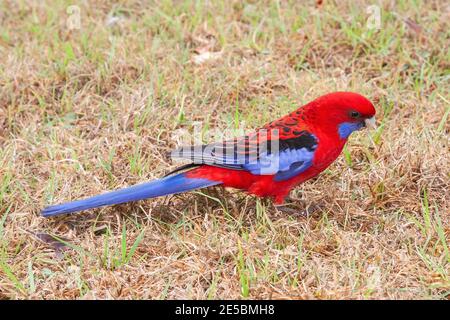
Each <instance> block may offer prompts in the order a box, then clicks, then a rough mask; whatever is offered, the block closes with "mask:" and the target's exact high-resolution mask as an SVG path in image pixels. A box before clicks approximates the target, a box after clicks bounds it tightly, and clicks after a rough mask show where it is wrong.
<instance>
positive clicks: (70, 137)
mask: <svg viewBox="0 0 450 320" xmlns="http://www.w3.org/2000/svg"><path fill="white" fill-rule="evenodd" d="M324 2H325V3H324V4H323V5H321V6H319V7H317V6H316V5H315V2H313V1H310V2H307V3H304V4H300V3H299V4H292V3H288V2H284V1H281V2H279V5H277V2H265V3H257V2H254V3H253V2H252V3H250V4H242V3H240V2H237V1H226V2H224V3H219V2H217V3H214V4H211V3H209V4H207V5H201V6H199V5H197V6H196V5H195V4H193V3H190V2H189V1H186V2H184V1H177V2H176V3H175V4H174V5H171V4H170V3H168V2H167V3H166V2H158V3H151V4H147V3H146V2H144V1H130V2H127V4H123V5H121V6H119V5H114V4H113V3H112V2H110V3H109V2H104V1H98V2H95V1H94V2H89V5H88V4H86V3H85V2H83V3H80V4H79V6H80V8H81V12H82V15H81V22H82V25H81V29H80V30H73V31H70V30H68V29H67V27H66V19H67V13H66V8H67V6H68V5H70V4H72V3H68V2H67V3H65V2H64V1H58V2H51V3H44V4H36V3H35V2H33V1H29V2H27V1H25V2H24V3H23V4H20V3H18V2H15V1H6V2H5V3H3V4H1V5H0V25H1V26H2V27H1V29H0V30H1V32H0V54H1V56H2V58H1V59H0V148H1V151H0V236H1V239H0V297H1V298H5V299H16V298H19V299H25V298H28V299H42V298H46V299H74V298H83V299H107V298H114V299H116V298H118V299H130V298H140V299H146V298H152V299H155V298H162V299H167V298H168V299H178V298H188V299H191V298H193V299H201V298H221V299H224V298H231V299H236V298H241V297H249V298H252V299H259V298H288V299H291V298H294V299H314V298H318V299H410V298H412V299H416V298H433V299H438V298H441V299H442V298H448V295H449V290H450V282H449V259H450V256H449V253H448V242H449V234H450V218H449V212H450V205H449V203H450V201H449V200H450V199H449V194H450V192H449V187H450V183H449V181H450V180H449V178H450V166H449V163H450V161H449V160H450V159H449V145H448V137H449V129H450V128H449V125H448V119H447V116H448V112H449V103H448V101H449V100H450V97H449V92H448V88H449V81H448V80H449V79H448V76H449V51H448V48H449V34H448V30H449V24H448V20H449V19H448V14H449V7H448V5H446V3H445V1H427V2H426V3H423V4H419V5H415V4H414V3H413V2H409V1H398V2H396V4H395V5H393V4H392V3H391V2H389V1H386V2H385V3H383V5H382V7H381V8H382V15H383V16H382V17H383V20H382V26H381V29H380V30H379V31H376V32H369V33H367V32H368V31H367V28H366V27H365V21H366V19H367V14H366V12H365V8H366V7H367V6H368V5H370V4H371V3H368V2H362V1H361V2H359V3H355V2H353V1H352V2H346V3H342V2H341V1H339V2H338V3H334V2H330V1H324ZM108 14H113V15H115V16H120V17H121V20H120V21H119V23H117V24H115V25H114V26H107V25H106V23H105V21H106V20H107V17H108ZM366 33H367V34H366ZM204 52H215V53H218V54H217V55H214V56H213V58H211V59H210V60H208V61H206V62H203V63H199V64H196V63H194V60H193V58H194V57H195V55H198V54H201V53H204ZM335 90H352V91H356V92H361V93H362V94H365V95H367V96H368V97H370V98H371V99H372V100H373V101H374V102H375V103H376V106H377V110H378V122H379V125H381V129H379V131H377V132H372V133H371V134H370V136H369V135H367V133H358V134H356V135H355V136H353V137H352V138H351V139H350V143H349V145H348V148H347V150H348V155H347V160H346V158H345V157H344V156H342V157H341V158H340V159H339V160H338V161H336V163H335V164H333V166H332V167H331V168H330V169H329V170H327V171H326V172H325V173H324V174H322V175H321V176H320V177H319V178H318V179H316V180H314V181H311V182H308V183H306V184H304V185H302V186H301V187H299V188H298V189H297V190H296V191H295V192H294V193H295V194H294V195H295V196H296V197H297V198H301V201H299V203H300V204H299V206H300V207H301V208H304V207H313V206H314V207H318V208H320V210H316V211H314V213H312V214H311V215H310V216H308V217H306V218H305V217H302V216H300V215H299V216H288V215H282V214H279V213H277V212H276V211H275V210H274V209H273V208H272V206H271V205H270V203H268V202H266V201H259V200H256V199H254V198H252V197H249V196H245V195H244V194H242V193H240V192H235V191H230V190H227V191H223V190H222V189H220V188H212V189H211V190H207V191H204V192H201V193H190V194H183V195H178V196H172V197H168V198H159V199H153V200H148V201H141V202H138V203H133V204H126V205H120V206H115V207H111V208H103V209H99V210H91V211H88V212H84V213H81V214H78V215H73V216H68V217H61V218H54V219H45V218H42V217H41V216H40V213H39V212H40V209H41V208H42V207H44V206H45V205H47V204H49V203H57V202H62V201H68V200H73V199H77V198H81V197H85V196H89V195H94V194H96V193H100V192H103V191H105V190H109V189H115V188H119V187H122V186H126V185H131V184H134V183H137V182H141V181H146V180H149V179H153V178H156V177H159V176H161V175H163V174H164V173H166V172H167V171H169V170H170V169H171V168H173V167H174V166H175V165H177V164H172V163H171V162H170V161H169V160H168V159H167V158H166V157H165V154H166V152H167V151H169V150H171V149H172V148H173V147H175V145H176V143H175V141H174V140H173V139H172V135H171V133H172V132H173V131H174V130H177V129H179V128H183V127H184V128H185V127H187V128H189V124H190V123H192V122H193V121H202V122H203V123H204V124H208V125H209V129H210V130H212V129H215V128H219V129H220V130H224V129H225V128H229V127H233V126H234V125H235V119H236V109H238V111H239V112H238V120H239V122H240V123H241V124H242V123H245V127H246V128H247V129H251V128H255V127H257V126H259V125H262V124H264V123H265V122H267V121H268V120H269V119H274V118H276V117H278V116H281V115H283V114H285V113H286V112H288V111H289V110H292V109H293V108H295V107H296V106H297V104H302V103H305V102H307V101H309V100H311V99H314V98H315V97H317V96H319V95H321V94H324V93H327V92H331V91H335ZM293 101H296V103H297V104H295V103H293ZM350 159H351V160H350ZM124 228H125V229H124ZM123 231H125V233H124V234H125V235H126V237H125V238H126V243H124V237H123V236H122V233H123ZM48 235H53V236H56V237H58V238H60V239H63V240H62V241H63V242H64V243H65V245H63V246H62V245H60V241H54V240H52V238H51V237H49V236H48ZM135 241H137V242H136V244H137V247H135V251H134V252H133V250H134V249H133V243H135ZM61 247H62V248H61ZM122 247H123V248H126V252H125V254H123V253H122V252H121V250H122ZM130 251H131V252H132V254H130V255H129V257H128V254H129V253H130ZM124 257H125V259H124Z"/></svg>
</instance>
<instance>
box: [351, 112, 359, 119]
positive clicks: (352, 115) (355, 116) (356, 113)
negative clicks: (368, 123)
mask: <svg viewBox="0 0 450 320" xmlns="http://www.w3.org/2000/svg"><path fill="white" fill-rule="evenodd" d="M360 116H361V114H360V113H359V112H358V111H352V112H350V117H352V118H354V119H356V118H359V117H360Z"/></svg>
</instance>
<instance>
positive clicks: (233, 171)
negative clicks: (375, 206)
mask: <svg viewBox="0 0 450 320" xmlns="http://www.w3.org/2000/svg"><path fill="white" fill-rule="evenodd" d="M374 116H375V108H374V106H373V105H372V103H371V102H370V101H369V100H368V99H366V98H365V97H363V96H361V95H359V94H356V93H351V92H335V93H330V94H327V95H324V96H321V97H319V98H317V99H316V100H314V101H312V102H310V103H308V104H306V105H304V106H302V107H300V108H299V109H297V110H295V111H293V112H292V113H290V114H288V115H286V116H284V117H282V118H280V119H278V120H276V121H273V122H270V123H269V124H267V125H265V126H264V127H262V128H260V129H258V130H256V131H255V132H253V133H252V134H249V135H246V136H244V137H241V138H237V139H234V140H232V141H226V142H221V143H213V144H208V145H203V146H194V147H188V148H186V147H184V148H181V149H177V150H175V151H173V152H172V156H174V157H179V158H186V159H190V160H191V161H192V163H191V164H188V165H185V166H182V167H180V168H178V169H176V170H175V171H172V172H171V173H170V174H168V175H166V176H165V177H164V178H161V179H157V180H154V181H150V182H147V183H143V184H139V185H135V186H131V187H129V188H124V189H120V190H117V191H112V192H109V193H105V194H101V195H97V196H93V197H91V198H87V199H84V200H78V201H74V202H69V203H64V204H60V205H55V206H50V207H47V208H45V209H44V210H43V211H42V214H43V215H44V216H46V217H48V216H54V215H59V214H64V213H71V212H76V211H81V210H86V209H91V208H97V207H101V206H106V205H113V204H119V203H124V202H129V201H136V200H142V199H146V198H154V197H159V196H165V195H170V194H176V193H180V192H185V191H189V190H194V189H198V188H205V187H209V186H214V185H222V186H225V187H233V188H237V189H241V190H245V191H247V192H248V193H249V194H254V195H257V196H260V197H271V198H272V199H273V200H274V201H275V204H283V202H284V200H285V198H286V197H287V196H288V194H289V192H290V191H291V190H292V189H293V188H294V187H295V186H297V185H299V184H300V183H302V182H304V181H306V180H308V179H310V178H312V177H315V176H317V175H318V174H319V173H320V172H322V171H323V170H325V169H326V168H327V167H328V166H329V165H330V164H331V163H332V162H333V161H334V160H335V159H336V158H337V157H338V156H339V154H340V153H341V151H342V149H343V147H344V145H345V143H346V142H347V139H348V137H349V136H350V134H351V133H352V132H353V131H356V130H359V129H361V128H363V127H365V126H366V125H370V126H374V125H375V118H374Z"/></svg>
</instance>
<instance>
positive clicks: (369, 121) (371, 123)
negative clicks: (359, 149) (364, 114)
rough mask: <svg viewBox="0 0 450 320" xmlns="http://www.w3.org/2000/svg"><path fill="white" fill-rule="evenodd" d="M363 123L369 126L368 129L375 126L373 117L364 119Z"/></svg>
mask: <svg viewBox="0 0 450 320" xmlns="http://www.w3.org/2000/svg"><path fill="white" fill-rule="evenodd" d="M364 123H365V124H366V127H368V128H370V129H376V128H377V125H376V124H375V117H372V118H369V119H366V120H364Z"/></svg>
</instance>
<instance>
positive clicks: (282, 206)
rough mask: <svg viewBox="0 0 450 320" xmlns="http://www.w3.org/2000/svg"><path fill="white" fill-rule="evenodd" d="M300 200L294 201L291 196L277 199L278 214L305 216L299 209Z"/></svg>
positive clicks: (275, 205) (276, 208)
mask: <svg viewBox="0 0 450 320" xmlns="http://www.w3.org/2000/svg"><path fill="white" fill-rule="evenodd" d="M296 200H298V199H292V198H291V197H290V196H289V195H287V196H286V197H283V198H282V199H281V197H276V198H275V203H274V207H275V210H277V211H278V212H283V213H287V214H290V215H302V216H304V214H303V212H302V210H301V209H300V208H299V205H298V201H296Z"/></svg>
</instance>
